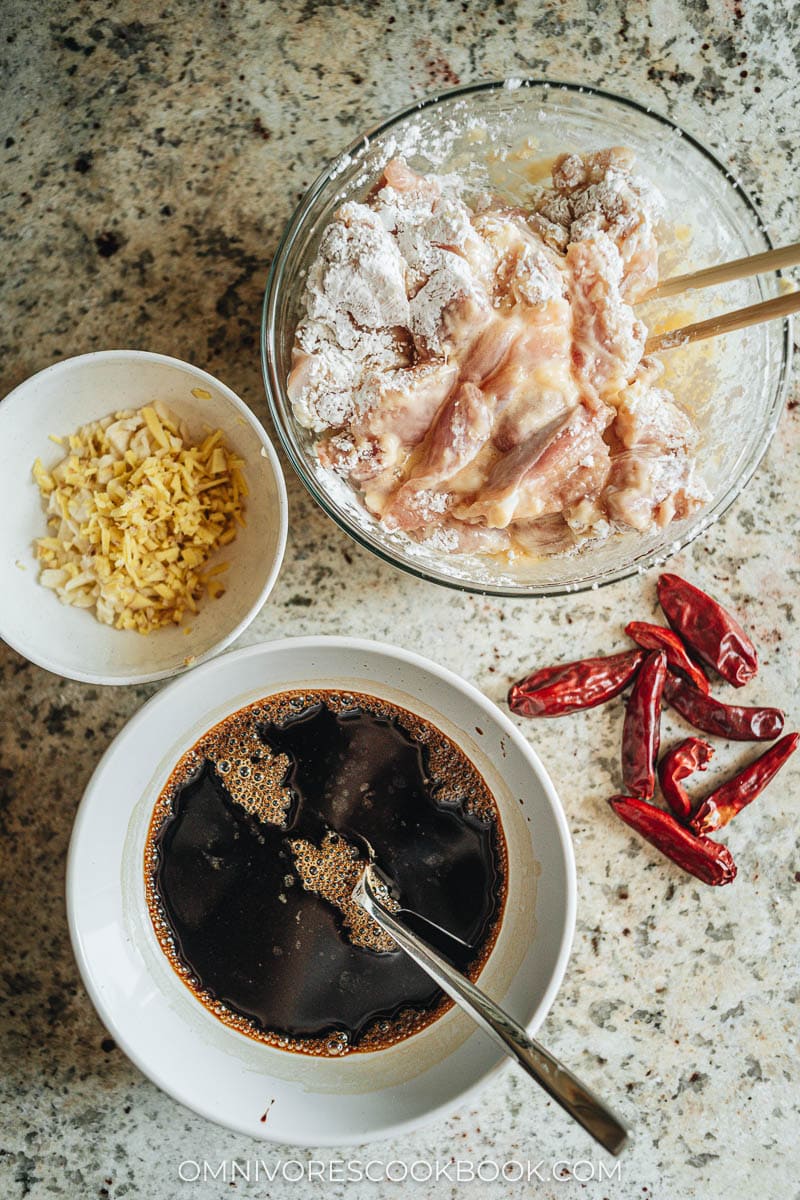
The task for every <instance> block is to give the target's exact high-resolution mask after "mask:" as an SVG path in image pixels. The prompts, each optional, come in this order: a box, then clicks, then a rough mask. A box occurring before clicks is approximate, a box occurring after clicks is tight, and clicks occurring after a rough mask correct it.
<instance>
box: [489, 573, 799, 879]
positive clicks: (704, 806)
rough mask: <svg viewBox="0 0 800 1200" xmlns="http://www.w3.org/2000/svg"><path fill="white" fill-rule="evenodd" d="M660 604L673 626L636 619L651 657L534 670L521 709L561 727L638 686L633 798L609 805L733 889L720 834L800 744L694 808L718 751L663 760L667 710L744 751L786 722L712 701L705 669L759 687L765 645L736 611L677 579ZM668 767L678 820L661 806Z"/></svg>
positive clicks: (630, 740) (518, 694) (701, 742)
mask: <svg viewBox="0 0 800 1200" xmlns="http://www.w3.org/2000/svg"><path fill="white" fill-rule="evenodd" d="M658 598H659V602H660V604H661V608H662V610H663V612H664V614H665V616H666V618H667V620H668V621H669V624H670V626H671V628H666V627H663V626H660V625H651V624H648V623H646V622H644V621H631V622H630V623H629V624H628V625H627V626H626V630H625V632H626V633H627V634H628V636H629V637H630V638H631V640H632V641H633V642H635V643H636V645H637V646H638V647H639V649H637V650H628V651H625V652H623V653H621V654H612V655H608V656H605V657H603V658H590V659H582V660H581V661H580V662H572V663H565V664H563V665H561V666H556V667H543V668H541V669H540V670H538V671H534V672H533V674H531V675H528V676H526V677H525V678H524V679H521V680H520V681H519V682H518V683H515V684H514V685H513V686H512V687H511V690H510V691H509V694H508V703H509V707H510V708H511V710H512V712H515V713H517V714H518V715H520V716H525V717H560V716H563V715H564V714H566V713H572V712H577V711H579V710H580V709H584V708H594V707H595V706H596V705H598V704H603V703H604V702H605V701H606V700H610V699H612V698H613V697H614V696H617V695H619V693H620V692H621V691H622V690H623V689H624V688H625V687H627V686H628V684H631V683H632V684H633V686H632V688H631V694H630V698H629V700H628V703H627V707H626V710H625V721H624V725H623V730H622V779H623V784H624V787H625V794H624V795H618V796H612V797H611V799H610V800H609V804H610V805H611V807H612V808H613V810H614V812H615V813H616V814H617V816H618V817H620V818H621V819H622V820H623V821H625V822H626V824H628V825H630V826H631V827H632V828H633V829H635V830H636V831H637V832H638V833H640V834H641V835H642V837H644V838H646V839H647V841H649V842H651V843H652V845H654V846H656V847H657V848H658V849H659V850H660V851H661V852H662V853H663V854H665V855H666V856H667V857H668V858H670V859H672V861H673V862H676V863H678V865H679V866H681V867H683V869H684V870H685V871H688V872H690V873H691V874H692V875H695V876H696V877H697V878H698V879H702V880H703V882H704V883H709V884H724V883H730V882H731V881H732V880H733V879H734V878H735V876H736V864H735V863H734V861H733V857H732V855H731V853H730V851H729V850H728V848H727V847H726V846H723V845H721V844H720V843H719V842H716V841H714V840H712V839H711V838H710V837H708V834H709V833H713V832H715V831H716V830H717V829H720V828H721V827H722V826H723V825H726V824H727V823H728V821H730V820H731V819H732V818H733V817H735V816H736V814H737V813H738V812H740V811H741V810H742V809H743V808H744V807H745V806H746V805H748V804H750V803H751V802H752V801H753V800H755V798H756V796H758V795H759V794H760V792H761V791H763V789H764V788H765V787H766V785H767V784H768V783H769V782H770V780H771V779H772V778H773V777H774V775H775V774H776V773H777V772H778V771H779V770H780V768H781V767H782V766H783V764H784V763H785V762H786V760H787V759H788V758H789V756H790V755H791V754H792V753H793V752H794V750H795V749H796V748H797V743H798V740H799V739H800V734H797V733H790V734H787V735H786V736H785V737H781V738H780V740H779V741H777V742H775V744H774V745H773V746H770V748H769V749H768V750H767V751H766V752H765V753H764V754H762V755H761V756H760V757H759V758H757V759H756V760H755V761H754V762H752V763H750V764H749V765H748V766H746V767H745V768H744V769H743V770H741V771H739V772H738V773H737V774H736V775H734V776H733V777H732V778H730V779H728V780H726V781H725V782H724V783H722V784H720V786H719V787H717V788H715V789H714V790H713V791H712V792H711V793H710V794H709V795H708V796H706V797H705V798H704V799H703V800H701V801H700V802H699V803H698V804H697V805H693V804H692V801H691V799H690V797H689V795H688V793H687V792H686V789H685V788H684V787H683V786H682V781H683V780H685V779H687V778H688V777H689V776H690V775H693V774H694V773H695V772H697V771H703V770H705V768H706V766H707V765H708V763H709V762H710V760H711V758H712V756H713V753H714V751H713V748H712V747H711V745H710V744H709V743H708V742H707V741H706V740H705V739H704V738H697V737H690V738H686V739H685V740H684V741H682V742H680V743H679V744H678V745H676V746H673V747H672V748H671V749H670V750H668V751H667V752H666V754H664V755H663V757H662V758H661V761H660V762H659V759H658V754H659V746H660V732H661V706H662V703H663V702H666V703H667V704H668V705H669V706H670V707H671V708H673V709H675V711H676V712H677V713H679V714H680V715H681V716H682V717H683V718H684V720H686V721H688V723H689V724H690V725H693V726H694V728H695V729H699V730H701V731H702V732H703V733H708V734H712V735H714V736H715V737H721V738H729V739H733V740H735V741H772V740H773V739H774V738H777V737H779V735H780V734H781V733H782V732H783V726H784V714H783V713H782V712H781V711H780V709H777V708H747V707H744V706H742V705H735V704H723V703H722V702H721V701H719V700H715V699H714V697H713V696H711V694H710V686H709V681H708V677H707V675H706V674H705V671H704V670H703V666H705V667H710V668H712V669H713V670H714V671H716V672H717V674H718V675H720V676H721V677H722V678H723V679H725V680H727V682H728V683H731V684H733V686H734V687H742V686H743V685H744V684H746V683H748V682H749V680H751V679H752V678H753V676H754V675H755V674H756V672H757V670H758V656H757V654H756V650H755V647H754V645H753V643H752V641H751V640H750V638H749V637H748V635H747V634H746V633H745V631H744V629H742V627H741V625H740V624H739V622H738V621H737V620H736V618H735V617H734V616H733V615H732V614H731V613H729V612H728V611H727V610H726V609H724V608H723V607H722V605H721V604H718V603H717V601H716V600H714V599H713V598H712V597H711V596H709V595H707V594H706V593H705V592H703V591H701V590H700V589H699V588H696V587H694V586H693V585H692V584H691V583H687V582H686V580H684V579H680V578H679V577H678V576H677V575H668V574H667V575H662V576H661V577H660V578H659V581H658ZM701 664H702V665H701ZM656 764H658V782H659V784H660V787H661V794H662V796H663V797H664V799H665V800H666V802H667V804H668V805H669V810H670V811H667V810H665V809H662V808H658V807H657V806H656V805H655V804H654V803H652V801H653V797H654V795H655V791H656Z"/></svg>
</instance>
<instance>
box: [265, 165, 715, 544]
mask: <svg viewBox="0 0 800 1200" xmlns="http://www.w3.org/2000/svg"><path fill="white" fill-rule="evenodd" d="M660 215H661V199H660V197H659V195H658V194H657V193H656V192H655V190H654V189H653V188H652V187H651V186H650V185H649V184H648V183H647V182H646V181H645V180H643V179H642V178H641V177H639V176H638V175H636V174H635V173H634V161H633V155H632V154H631V153H630V152H629V151H627V150H624V149H616V148H615V149H609V150H603V151H599V152H596V153H592V154H585V155H577V154H570V155H563V156H562V157H561V158H559V159H557V160H556V162H555V164H554V167H553V170H552V182H551V186H549V187H546V188H542V189H540V190H539V191H538V192H537V193H536V194H535V196H534V197H533V202H532V205H531V207H530V208H527V209H524V208H520V207H512V206H510V205H505V204H503V203H501V202H500V201H499V200H497V198H495V197H492V198H484V199H483V200H481V201H479V202H478V203H475V204H473V206H472V207H470V206H469V205H467V203H466V202H465V201H464V199H463V198H462V185H461V184H460V181H459V180H458V179H457V178H456V177H453V176H437V177H433V176H431V177H424V176H422V175H419V174H417V173H416V172H415V171H413V170H411V169H410V168H409V167H408V166H407V164H406V163H405V162H403V161H402V160H401V159H395V160H393V161H392V162H390V163H388V164H387V166H386V168H385V170H384V173H383V176H382V178H381V180H380V181H379V183H378V185H377V186H376V187H375V188H374V190H373V192H372V193H371V195H370V196H369V197H368V199H367V200H366V202H365V203H355V202H348V203H345V204H343V205H342V207H341V208H340V209H339V210H338V212H337V213H336V215H335V217H334V219H333V221H332V222H331V224H330V225H329V226H328V228H327V229H326V231H325V233H324V234H323V237H322V240H321V243H320V248H319V252H318V255H317V258H316V260H315V262H314V264H313V265H312V267H311V269H310V271H309V276H308V281H307V288H306V297H305V304H306V315H305V317H304V319H303V320H302V321H301V323H300V325H299V327H298V329H297V333H296V337H295V346H294V352H293V365H292V371H291V374H290V377H289V382H288V391H289V396H290V399H291V401H292V405H293V409H294V413H295V417H296V419H297V420H298V422H299V423H300V424H301V425H302V426H304V427H305V428H307V429H309V430H311V431H313V432H314V434H315V435H316V439H317V440H316V443H315V444H316V453H317V456H318V459H319V462H320V464H321V465H322V466H323V467H326V468H330V469H332V470H333V471H335V472H336V473H337V474H339V475H341V476H343V477H344V478H345V479H346V480H348V481H349V482H350V483H351V484H352V485H353V486H354V487H355V488H356V489H357V490H358V491H359V493H360V494H361V495H362V497H363V501H364V504H365V505H366V507H367V509H368V510H369V511H370V512H371V513H372V514H374V515H375V516H376V517H377V518H378V519H379V520H380V521H381V522H382V523H383V525H384V526H385V527H386V528H387V529H389V530H394V531H398V532H403V533H405V534H407V535H409V536H410V537H412V538H414V539H416V540H418V541H420V542H424V543H430V544H431V545H433V546H436V547H440V548H442V549H446V550H449V551H452V552H456V553H457V552H464V553H479V554H505V553H515V554H534V555H537V556H540V555H546V554H553V553H562V552H564V551H565V550H569V549H570V548H572V547H574V546H575V545H577V544H579V543H580V542H581V541H583V540H584V539H587V538H598V537H605V536H607V535H608V534H609V533H611V532H612V531H614V530H615V529H624V528H630V527H632V528H634V529H636V530H640V531H642V532H647V531H649V530H652V529H655V528H658V527H660V526H663V525H665V524H667V523H668V522H670V521H672V520H675V519H680V518H682V517H685V516H687V515H688V514H689V513H691V512H692V511H693V510H694V509H696V508H697V507H698V506H700V505H702V504H703V503H705V501H706V500H707V499H708V493H707V491H706V489H705V487H704V485H703V483H702V482H701V481H700V480H699V479H698V478H697V476H696V469H695V459H694V453H693V450H694V446H695V442H696V438H697V433H696V430H695V428H694V426H693V424H692V422H691V420H690V418H689V416H688V415H687V414H686V413H685V412H684V411H683V410H682V409H681V408H680V406H679V405H678V404H677V403H676V401H675V399H674V397H673V396H671V395H670V394H669V393H668V392H667V391H665V390H664V389H663V388H659V387H658V386H657V382H658V374H659V369H658V366H657V364H656V363H655V362H653V361H652V360H647V359H643V357H642V356H643V351H644V343H645V334H646V330H645V328H644V326H643V324H642V322H641V321H640V320H638V319H637V317H636V315H635V313H634V310H633V307H632V306H633V304H634V303H635V302H636V300H637V299H639V298H640V297H641V296H643V295H644V294H645V293H646V292H647V291H648V290H649V289H650V288H651V287H653V286H654V284H655V283H656V281H657V278H658V248H657V243H656V226H657V223H658V220H659V218H660Z"/></svg>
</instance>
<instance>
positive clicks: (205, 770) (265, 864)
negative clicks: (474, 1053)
mask: <svg viewBox="0 0 800 1200" xmlns="http://www.w3.org/2000/svg"><path fill="white" fill-rule="evenodd" d="M248 809H249V811H248ZM276 822H280V823H276ZM360 838H367V839H368V840H369V842H370V843H371V844H372V846H373V848H374V850H375V855H376V860H377V863H378V865H379V866H380V867H381V868H382V869H383V871H384V872H385V873H386V874H387V875H388V876H389V877H390V878H391V879H392V880H393V881H394V883H395V884H396V887H397V893H398V895H399V898H400V901H401V903H402V905H403V906H404V907H407V908H410V909H413V910H415V911H416V912H419V913H420V914H422V915H423V916H425V917H428V918H429V919H430V920H432V921H435V922H436V923H437V924H439V925H442V926H443V927H445V928H446V929H448V930H450V931H451V932H452V933H454V934H455V935H457V936H458V937H459V938H462V939H463V940H464V941H466V942H468V943H469V948H464V947H459V946H458V944H457V943H456V942H454V941H452V940H451V939H449V938H447V937H446V936H444V935H441V934H438V933H437V932H436V931H435V930H433V929H432V928H431V927H430V926H427V925H425V926H422V925H421V924H420V925H419V927H418V931H419V932H420V933H421V935H422V936H423V937H425V938H426V940H428V941H429V942H430V943H431V944H432V945H434V946H435V947H436V948H437V949H438V950H439V951H440V952H441V953H442V954H443V955H445V957H447V958H448V959H449V960H450V961H451V962H452V963H453V964H454V965H455V966H456V967H457V968H458V969H459V970H461V971H463V972H464V973H465V974H468V975H471V976H472V977H473V978H474V977H475V976H476V975H477V973H478V972H479V970H480V968H481V966H482V965H483V963H484V962H485V960H486V958H487V956H488V954H489V952H490V950H491V947H492V945H493V943H494V940H495V937H496V934H497V929H498V926H499V922H500V918H501V916H502V909H503V903H504V900H505V883H506V854H505V843H504V840H503V834H502V830H501V829H500V824H499V818H498V815H497V810H496V807H495V804H494V800H493V798H492V796H491V793H490V792H489V789H488V788H487V786H486V783H485V782H484V780H483V778H482V776H481V775H480V773H479V772H478V771H477V770H476V768H475V767H474V766H473V764H472V763H471V762H470V761H469V760H468V759H467V758H466V756H465V755H464V754H463V753H462V751H461V750H460V749H459V748H458V747H457V746H456V745H455V744H454V743H453V742H452V741H451V740H450V739H449V738H447V737H446V736H445V735H444V734H443V733H442V732H441V731H440V730H438V729H436V728H435V727H434V726H433V725H431V724H430V723H429V722H427V721H423V720H422V719H421V718H419V717H417V716H415V715H414V714H411V713H409V712H406V711H405V710H404V709H401V708H398V707H397V706H395V705H392V704H389V703H388V702H386V701H382V700H378V699H376V698H374V697H370V696H365V695H360V694H357V695H353V694H351V695H345V696H343V695H342V694H340V693H334V692H328V691H315V692H308V693H281V694H280V695H278V696H274V697H269V698H268V699H266V700H263V701H261V702H259V704H257V705H251V706H250V707H249V708H248V709H243V710H241V711H240V712H238V713H235V714H234V715H233V716H231V717H229V718H228V719H227V720H226V721H223V722H221V723H220V725H218V726H217V727H215V729H213V730H211V731H210V733H209V734H207V735H205V737H204V738H202V739H201V740H200V741H199V742H198V743H197V745H196V746H195V747H193V749H192V750H191V751H189V752H188V754H186V755H184V756H183V758H182V759H181V761H180V763H179V764H178V766H177V767H176V769H175V771H174V772H173V775H172V777H171V778H170V780H169V782H168V784H167V787H166V788H165V789H164V791H163V792H162V794H161V796H160V797H159V801H158V803H157V805H156V808H155V811H154V814H153V819H152V822H151V827H150V832H149V835H148V841H147V848H146V853H145V867H146V877H147V891H148V903H149V906H150V911H151V916H152V919H153V924H154V927H155V930H156V933H157V935H158V938H159V941H160V943H161V945H162V947H163V948H164V950H165V951H166V953H167V954H168V956H169V958H170V961H171V962H172V965H173V966H174V967H175V969H176V970H177V971H178V972H179V973H180V974H181V976H182V978H183V979H184V981H185V982H186V983H187V984H188V986H189V987H191V988H192V990H193V991H194V992H195V994H196V995H197V996H198V997H199V998H200V999H201V1000H202V1001H203V1003H204V1004H206V1005H207V1006H208V1007H209V1008H210V1009H211V1010H212V1011H213V1012H214V1013H215V1014H216V1015H217V1016H218V1017H220V1018H221V1019H222V1020H223V1021H225V1022H226V1023H227V1024H229V1025H233V1026H234V1027H236V1028H238V1029H240V1030H241V1031H242V1032H244V1033H247V1034H249V1035H250V1036H253V1037H257V1038H260V1039H261V1040H264V1041H267V1042H270V1043H271V1044H274V1045H279V1046H285V1047H287V1048H289V1049H292V1050H298V1051H302V1052H305V1053H313V1054H341V1053H343V1052H345V1051H348V1050H353V1049H356V1050H358V1049H361V1050H364V1049H377V1048H379V1047H381V1046H385V1045H388V1044H391V1043H393V1042H396V1041H398V1040H400V1039H402V1038H404V1037H407V1036H409V1035H410V1034H411V1033H414V1032H416V1031H417V1030H418V1029H420V1028H422V1027H423V1026H425V1025H427V1024H429V1023H430V1021H431V1020H433V1019H434V1018H435V1017H436V1016H438V1015H440V1014H441V1013H442V1012H443V1011H445V1009H446V1008H447V1007H449V1004H450V1002H449V1001H448V1000H447V999H446V997H444V995H443V993H442V992H441V991H440V989H439V988H437V987H436V985H435V984H434V983H433V982H432V981H431V980H430V978H429V977H428V976H427V975H426V974H425V973H424V972H423V971H422V970H421V969H420V968H419V967H417V966H416V965H415V964H414V963H413V962H412V961H411V959H410V958H408V956H407V955H405V954H404V953H403V952H402V951H401V950H399V949H397V948H396V947H394V945H393V943H391V941H390V940H389V941H388V946H387V935H385V934H382V932H381V931H380V930H378V928H377V927H376V926H375V925H374V923H373V922H372V921H371V920H369V919H368V918H366V917H365V915H364V914H363V913H361V911H360V910H358V909H357V908H356V906H355V905H353V903H352V901H351V899H350V894H351V892H352V886H353V880H354V878H355V876H356V875H357V874H358V871H359V865H360V863H363V861H364V851H363V848H362V847H363V843H361V842H360V840H359V839H360ZM309 888H311V889H315V890H309ZM320 892H322V893H324V894H319V893H320ZM409 923H410V924H413V921H409ZM376 946H377V947H378V948H377V949H376V948H375V947H376Z"/></svg>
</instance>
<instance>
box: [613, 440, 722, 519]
mask: <svg viewBox="0 0 800 1200" xmlns="http://www.w3.org/2000/svg"><path fill="white" fill-rule="evenodd" d="M605 498H606V504H607V506H608V513H609V516H610V517H611V518H612V519H613V520H615V521H619V522H620V523H621V524H623V525H630V526H632V527H633V528H634V529H638V530H640V531H641V532H645V531H647V530H648V529H652V528H653V526H654V525H655V526H656V527H658V528H661V527H662V526H664V525H667V524H668V523H669V522H670V521H673V520H681V519H682V518H683V517H687V516H689V515H690V513H692V512H694V511H695V510H696V509H697V508H699V507H700V506H701V505H702V504H704V503H706V502H707V501H708V500H709V498H710V497H709V494H708V491H707V489H706V488H705V486H704V485H703V484H702V483H701V482H700V481H699V480H697V479H696V478H695V472H694V463H693V461H692V460H691V459H689V458H687V456H686V455H685V454H664V451H663V450H662V449H661V447H659V446H658V445H655V444H652V443H651V444H645V445H642V446H636V447H635V448H634V449H632V450H624V451H623V452H622V454H617V455H615V456H614V458H613V460H612V463H611V473H610V475H609V479H608V487H607V488H606V493H605Z"/></svg>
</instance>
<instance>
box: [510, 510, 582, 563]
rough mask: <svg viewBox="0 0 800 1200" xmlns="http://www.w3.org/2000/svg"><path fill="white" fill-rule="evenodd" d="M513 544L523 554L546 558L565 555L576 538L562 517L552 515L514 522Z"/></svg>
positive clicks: (573, 544)
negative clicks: (551, 555) (553, 555)
mask: <svg viewBox="0 0 800 1200" xmlns="http://www.w3.org/2000/svg"><path fill="white" fill-rule="evenodd" d="M511 528H512V530H513V534H514V543H515V545H516V546H518V547H519V549H520V550H522V552H523V553H524V554H531V555H534V556H536V557H537V558H546V557H547V556H548V555H550V554H565V553H566V552H567V551H568V550H572V549H574V547H575V545H576V538H575V535H574V534H573V532H572V530H571V529H570V527H569V525H568V524H567V522H566V521H565V520H564V518H563V517H562V516H560V515H559V514H556V513H554V514H553V515H552V516H549V517H538V518H537V519H536V520H533V521H515V522H514V524H513V525H512V527H511Z"/></svg>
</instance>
